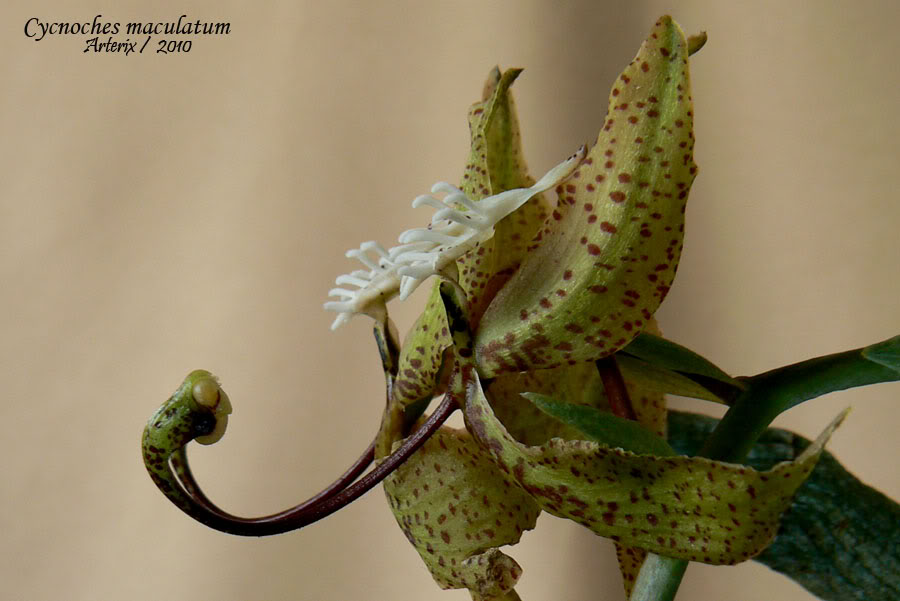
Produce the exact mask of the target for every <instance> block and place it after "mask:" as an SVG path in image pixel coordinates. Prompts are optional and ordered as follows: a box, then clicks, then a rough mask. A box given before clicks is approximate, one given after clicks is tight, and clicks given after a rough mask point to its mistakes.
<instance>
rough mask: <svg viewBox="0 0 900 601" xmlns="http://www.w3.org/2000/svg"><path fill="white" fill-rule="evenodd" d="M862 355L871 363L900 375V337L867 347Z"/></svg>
mask: <svg viewBox="0 0 900 601" xmlns="http://www.w3.org/2000/svg"><path fill="white" fill-rule="evenodd" d="M862 355H863V357H865V358H866V359H868V360H869V361H873V362H874V363H878V364H879V365H883V366H885V367H888V368H890V369H893V370H894V371H896V372H898V373H900V336H894V337H893V338H890V339H888V340H885V341H884V342H879V343H877V344H873V345H871V346H867V347H866V348H864V349H863V350H862Z"/></svg>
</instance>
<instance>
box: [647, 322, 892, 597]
mask: <svg viewBox="0 0 900 601" xmlns="http://www.w3.org/2000/svg"><path fill="white" fill-rule="evenodd" d="M898 344H900V337H895V338H893V339H891V340H887V341H885V342H882V343H879V344H875V345H872V346H870V347H866V348H861V349H854V350H852V351H846V352H843V353H836V354H833V355H826V356H824V357H817V358H815V359H809V360H807V361H801V362H800V363H795V364H793V365H788V366H786V367H780V368H778V369H773V370H772V371H768V372H765V373H762V374H759V375H756V376H753V377H750V378H744V379H743V381H744V383H745V384H747V388H746V390H745V391H744V392H743V393H742V394H741V395H740V396H739V397H738V399H737V400H736V401H735V403H734V404H733V405H732V406H731V407H730V408H729V409H728V412H727V413H726V414H725V417H723V418H722V421H721V422H719V425H718V426H717V427H716V429H715V430H714V431H713V433H712V434H711V435H710V437H709V438H708V439H707V440H706V443H705V444H704V445H703V448H702V449H701V450H700V452H699V453H698V454H697V455H698V456H700V457H707V458H709V459H716V460H719V461H728V462H732V463H741V462H743V461H744V460H745V459H746V457H747V454H748V453H749V452H750V449H751V448H752V447H753V445H754V444H755V443H756V441H757V439H758V438H759V437H760V436H761V435H762V433H763V432H765V431H766V428H768V427H769V424H771V423H772V421H773V420H774V419H775V418H776V417H778V415H779V414H780V413H782V412H784V411H787V410H788V409H790V408H791V407H795V406H797V405H799V404H800V403H802V402H804V401H808V400H810V399H814V398H816V397H819V396H822V395H823V394H827V393H829V392H836V391H838V390H846V389H848V388H855V387H857V386H867V385H869V384H878V383H881V382H895V381H898V380H900V372H898V371H897V370H896V369H893V368H892V367H889V366H888V365H889V363H888V362H886V361H885V360H884V359H883V358H882V355H884V354H886V353H887V351H885V350H884V349H887V348H888V347H890V349H894V348H895V347H896V346H898ZM875 348H877V349H878V353H879V358H878V359H876V358H875V357H874V356H873V357H871V358H867V357H866V353H867V352H869V354H870V355H871V354H872V353H871V351H872V349H875ZM687 564H688V562H687V561H684V560H682V559H672V558H668V557H660V556H658V555H655V554H653V553H649V554H648V555H647V559H646V560H645V561H644V565H643V566H642V567H641V571H640V573H639V574H638V578H637V582H635V586H634V591H633V592H632V596H631V601H645V600H650V599H654V600H655V599H660V600H663V601H670V600H671V599H673V598H674V596H675V593H676V592H677V590H678V586H679V585H680V584H681V579H682V578H683V577H684V573H685V570H686V569H687Z"/></svg>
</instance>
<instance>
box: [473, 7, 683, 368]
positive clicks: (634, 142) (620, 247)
mask: <svg viewBox="0 0 900 601" xmlns="http://www.w3.org/2000/svg"><path fill="white" fill-rule="evenodd" d="M687 57H688V45H687V42H686V40H685V37H684V34H683V33H682V31H681V28H680V27H679V26H678V25H677V24H676V23H675V22H674V21H672V19H671V18H668V17H663V18H662V19H660V20H659V21H658V22H657V24H656V26H655V27H654V28H653V30H652V32H651V33H650V37H649V38H648V39H647V40H646V41H645V42H644V44H643V45H642V46H641V49H640V51H639V52H638V55H637V56H636V57H635V59H634V60H633V61H632V62H631V64H629V65H628V67H626V69H625V70H624V72H623V73H622V74H621V76H620V77H619V78H618V79H617V80H616V83H615V85H614V86H613V88H612V92H611V94H610V97H609V108H608V112H607V117H606V122H605V124H604V126H603V129H602V130H601V132H600V135H599V137H598V138H597V143H596V144H595V146H594V147H593V148H592V149H591V151H590V153H589V154H588V156H587V157H586V159H585V160H584V162H583V163H582V165H581V166H580V167H579V169H578V170H576V171H575V173H574V175H573V176H572V178H571V179H570V180H569V181H568V182H566V183H565V184H563V185H561V186H560V187H559V188H558V193H559V201H558V204H557V207H556V209H555V210H554V211H553V212H552V214H551V216H550V217H549V218H548V219H547V221H546V222H545V223H544V225H543V226H542V228H541V229H540V231H539V232H538V233H537V235H536V236H535V239H534V242H533V244H532V246H531V247H530V252H529V253H528V254H527V256H526V258H525V259H524V261H523V262H522V265H521V267H520V268H519V269H518V271H517V272H516V273H515V274H514V275H513V276H512V278H511V279H510V280H509V282H507V283H506V285H505V286H504V287H503V288H502V289H501V290H500V291H499V292H498V294H497V296H496V297H495V298H494V300H493V301H492V302H491V304H490V305H489V306H488V309H487V311H486V312H485V314H484V317H483V318H482V320H481V325H480V326H479V328H478V331H477V332H476V348H477V352H478V356H479V360H478V362H479V371H480V372H481V374H482V375H483V376H484V377H492V376H494V375H496V374H498V373H504V372H509V371H524V370H527V369H534V368H541V369H546V368H550V367H555V366H557V365H563V364H566V363H570V362H577V361H589V360H594V359H597V358H600V357H603V356H606V355H608V354H611V353H613V352H615V351H616V350H618V349H620V348H622V347H624V346H625V345H626V344H628V342H630V341H631V340H632V339H633V338H634V337H635V336H636V335H637V334H638V333H639V332H640V331H641V330H642V329H643V327H644V325H645V324H646V323H647V321H648V320H649V319H650V318H651V316H652V315H653V313H654V312H655V311H656V309H657V307H658V306H659V304H660V303H661V302H662V300H663V298H664V297H665V296H666V293H667V292H668V290H669V286H670V285H671V283H672V279H673V278H674V275H675V269H676V266H677V264H678V259H679V256H680V254H681V245H682V239H683V234H684V210H685V203H686V202H687V196H688V191H689V189H690V185H691V183H692V181H693V179H694V176H695V175H696V171H697V168H696V166H695V164H694V161H693V146H694V135H693V112H692V104H691V96H690V77H689V73H688V59H687Z"/></svg>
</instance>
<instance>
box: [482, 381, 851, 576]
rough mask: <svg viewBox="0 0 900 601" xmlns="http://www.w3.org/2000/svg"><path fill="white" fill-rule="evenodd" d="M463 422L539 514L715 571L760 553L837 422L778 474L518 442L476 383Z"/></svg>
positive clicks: (577, 445) (573, 444) (558, 443)
mask: <svg viewBox="0 0 900 601" xmlns="http://www.w3.org/2000/svg"><path fill="white" fill-rule="evenodd" d="M465 417H466V424H467V426H468V428H469V430H470V431H471V432H472V433H473V435H474V436H475V438H476V439H477V440H478V442H480V443H481V444H482V445H484V446H485V447H486V448H487V449H489V450H490V452H491V455H492V457H493V459H494V461H496V462H497V465H498V466H499V467H500V469H501V470H502V471H503V472H504V473H506V474H508V475H509V476H512V477H513V478H514V479H515V480H516V482H518V484H519V486H520V487H522V489H523V490H525V491H527V492H529V493H530V494H531V495H532V497H533V498H534V499H535V500H536V501H537V502H538V504H539V505H540V507H541V509H543V510H545V511H547V512H549V513H551V514H553V515H556V516H558V517H563V518H568V519H571V520H574V521H576V522H578V523H580V524H582V525H583V526H585V527H587V528H589V529H590V530H592V531H593V532H595V533H596V534H599V535H601V536H606V537H609V538H612V539H613V540H614V541H616V542H617V543H622V544H624V545H627V546H632V547H638V548H641V549H645V550H647V551H651V552H654V553H657V554H660V555H666V556H670V557H676V558H679V559H687V560H690V561H699V562H703V563H710V564H734V563H737V562H740V561H744V560H746V559H748V558H750V557H752V556H754V555H756V554H757V553H759V552H761V551H762V550H763V549H765V547H766V546H767V545H768V544H769V542H770V541H771V540H772V538H773V537H774V536H775V532H776V530H777V528H778V519H779V516H780V515H781V514H782V513H783V512H784V511H785V510H786V509H787V508H788V506H789V505H790V502H791V498H792V496H793V494H794V492H795V491H796V489H797V487H798V486H800V484H801V483H802V482H803V480H804V479H805V478H806V476H807V475H809V473H810V471H811V470H812V469H813V467H814V466H815V463H816V461H817V459H818V457H819V454H820V453H821V451H822V447H823V446H824V444H825V442H826V441H827V440H828V438H829V436H830V435H831V433H832V432H833V430H834V428H836V427H837V425H838V424H839V423H840V421H841V419H843V417H844V414H842V415H841V416H839V418H838V419H836V420H835V421H834V422H833V423H832V424H831V425H830V426H829V427H828V428H827V429H826V430H825V432H823V434H822V435H821V436H820V437H819V438H818V439H817V440H816V442H815V443H814V444H813V445H811V446H810V447H809V449H807V450H806V451H805V452H804V453H802V454H801V455H800V456H799V457H798V458H797V459H796V460H795V461H791V462H785V463H781V464H779V465H777V466H775V467H774V468H773V469H772V470H770V471H766V472H758V471H756V470H753V469H752V468H749V467H746V466H742V465H737V464H730V463H724V462H718V461H712V460H709V459H703V458H698V457H657V456H652V455H638V454H635V453H630V452H628V451H624V450H622V449H613V448H609V447H608V446H605V445H602V444H599V443H596V442H590V441H565V440H562V439H552V440H550V441H548V442H547V443H545V444H543V445H540V446H527V445H523V444H521V443H519V442H518V441H516V440H515V439H514V438H513V437H512V436H511V435H510V434H509V432H508V431H507V430H506V429H505V428H504V427H503V425H502V424H501V423H500V421H499V420H497V418H496V416H495V415H494V413H493V411H492V410H491V407H490V405H489V404H488V402H487V399H486V398H485V396H484V393H483V391H482V389H481V384H480V382H479V381H478V377H477V374H476V375H473V381H472V382H471V383H470V385H469V388H468V396H467V400H466V409H465Z"/></svg>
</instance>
